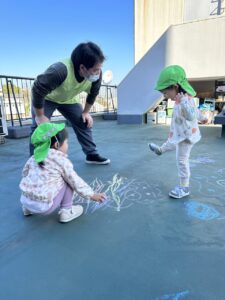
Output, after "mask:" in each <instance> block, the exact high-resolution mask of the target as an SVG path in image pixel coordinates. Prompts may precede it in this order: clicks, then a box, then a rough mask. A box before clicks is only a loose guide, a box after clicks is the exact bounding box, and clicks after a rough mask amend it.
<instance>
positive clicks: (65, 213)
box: [59, 205, 84, 223]
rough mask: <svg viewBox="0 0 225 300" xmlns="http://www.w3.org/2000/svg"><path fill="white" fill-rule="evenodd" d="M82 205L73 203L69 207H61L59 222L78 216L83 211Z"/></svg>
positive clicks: (68, 220)
mask: <svg viewBox="0 0 225 300" xmlns="http://www.w3.org/2000/svg"><path fill="white" fill-rule="evenodd" d="M83 210H84V209H83V207H82V206H81V205H73V206H72V207H71V208H62V209H61V210H60V211H59V214H60V216H59V222H62V223H67V222H70V221H72V220H73V219H76V218H78V217H79V216H80V215H82V213H83Z"/></svg>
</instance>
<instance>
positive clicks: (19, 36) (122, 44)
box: [0, 0, 134, 84]
mask: <svg viewBox="0 0 225 300" xmlns="http://www.w3.org/2000/svg"><path fill="white" fill-rule="evenodd" d="M133 2H134V1H133V0H114V1H110V0H108V1H107V0H105V1H103V0H92V1H91V0H83V1H82V0H63V1H62V0H61V1H56V0H48V1H46V0H39V1H37V0H36V1H34V0H29V1H28V0H20V1H18V0H12V1H6V0H2V1H1V12H2V13H1V43H0V45H1V46H0V74H1V75H17V76H28V77H35V76H37V75H38V74H39V73H41V72H43V71H44V70H45V69H46V68H47V67H48V66H49V65H51V64H52V63H54V62H57V61H59V60H61V59H63V58H66V57H69V56H70V54H71V52H72V50H73V48H74V47H76V45H77V44H79V43H80V42H85V41H93V42H95V43H97V44H98V45H99V46H100V47H101V48H102V50H103V52H104V54H105V56H106V57H107V60H106V62H105V63H104V66H103V71H105V70H108V69H111V70H112V71H113V74H114V83H116V84H118V83H119V82H120V81H121V80H122V79H123V78H124V76H126V74H127V73H128V72H129V70H130V69H131V68H132V67H133V65H134V21H133V20H134V16H133Z"/></svg>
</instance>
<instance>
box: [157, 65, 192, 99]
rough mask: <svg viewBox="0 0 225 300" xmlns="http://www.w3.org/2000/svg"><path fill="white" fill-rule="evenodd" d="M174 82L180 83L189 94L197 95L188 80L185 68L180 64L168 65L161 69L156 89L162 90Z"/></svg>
mask: <svg viewBox="0 0 225 300" xmlns="http://www.w3.org/2000/svg"><path fill="white" fill-rule="evenodd" d="M174 84H179V85H180V86H181V87H182V89H184V90H185V91H186V92H187V93H188V94H189V95H191V96H195V95H196V92H195V90H194V89H193V87H192V86H191V85H190V83H189V82H188V81H187V78H186V74H185V71H184V69H183V68H182V67H180V66H178V65H172V66H168V67H166V68H164V69H163V70H162V71H161V73H160V75H159V79H158V81H157V84H156V87H155V89H156V90H157V91H162V90H164V89H166V88H168V87H169V86H171V85H174Z"/></svg>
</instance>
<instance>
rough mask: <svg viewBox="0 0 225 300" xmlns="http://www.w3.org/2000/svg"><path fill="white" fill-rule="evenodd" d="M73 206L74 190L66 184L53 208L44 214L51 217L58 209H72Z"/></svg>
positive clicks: (56, 198)
mask: <svg viewBox="0 0 225 300" xmlns="http://www.w3.org/2000/svg"><path fill="white" fill-rule="evenodd" d="M72 204H73V190H72V189H71V187H70V186H69V185H68V184H65V185H64V186H63V188H62V189H61V190H60V191H59V193H58V195H57V196H56V197H55V198H54V199H53V205H52V207H51V208H50V209H49V210H48V211H46V212H45V213H43V215H49V214H51V213H52V212H53V211H54V210H56V209H57V208H58V207H60V208H70V207H72Z"/></svg>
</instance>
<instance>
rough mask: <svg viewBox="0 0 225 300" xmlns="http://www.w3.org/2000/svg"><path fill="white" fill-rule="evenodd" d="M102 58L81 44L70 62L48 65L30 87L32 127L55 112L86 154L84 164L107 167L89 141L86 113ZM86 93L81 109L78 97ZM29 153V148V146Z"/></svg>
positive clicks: (95, 49)
mask: <svg viewBox="0 0 225 300" xmlns="http://www.w3.org/2000/svg"><path fill="white" fill-rule="evenodd" d="M104 60H105V57H104V55H103V53H102V51H101V49H100V48H99V47H98V46H97V45H96V44H94V43H92V42H88V43H81V44H79V45H78V46H77V47H76V48H75V49H74V50H73V52H72V55H71V58H70V59H65V60H63V61H61V62H57V63H55V64H53V65H51V66H50V67H49V68H48V69H47V70H46V71H45V72H44V73H43V74H41V75H39V76H38V77H37V79H36V80H35V81H34V84H33V87H32V104H33V125H32V132H33V131H34V129H35V128H36V127H37V125H39V124H41V123H43V122H49V119H50V118H51V116H52V114H53V112H54V111H55V110H56V109H57V110H58V111H59V112H60V113H61V114H62V115H63V116H64V117H65V118H66V119H67V120H68V121H69V122H70V123H71V125H72V127H73V129H74V132H75V134H76V136H77V139H78V141H79V143H80V145H81V147H82V150H83V152H84V153H85V154H86V163H90V164H109V163H110V160H109V159H107V158H104V157H102V156H100V155H99V154H98V152H97V149H96V145H95V143H94V141H93V138H92V129H91V128H92V125H93V119H92V117H91V115H90V114H89V111H90V109H91V107H92V105H93V103H94V101H95V98H96V96H97V95H98V93H99V89H100V87H101V78H102V71H101V67H102V63H103V62H104ZM81 92H87V94H88V95H87V99H86V104H85V107H84V108H83V107H82V106H81V104H80V103H79V94H80V93H81ZM30 150H31V154H32V153H33V148H32V145H31V147H30Z"/></svg>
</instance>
